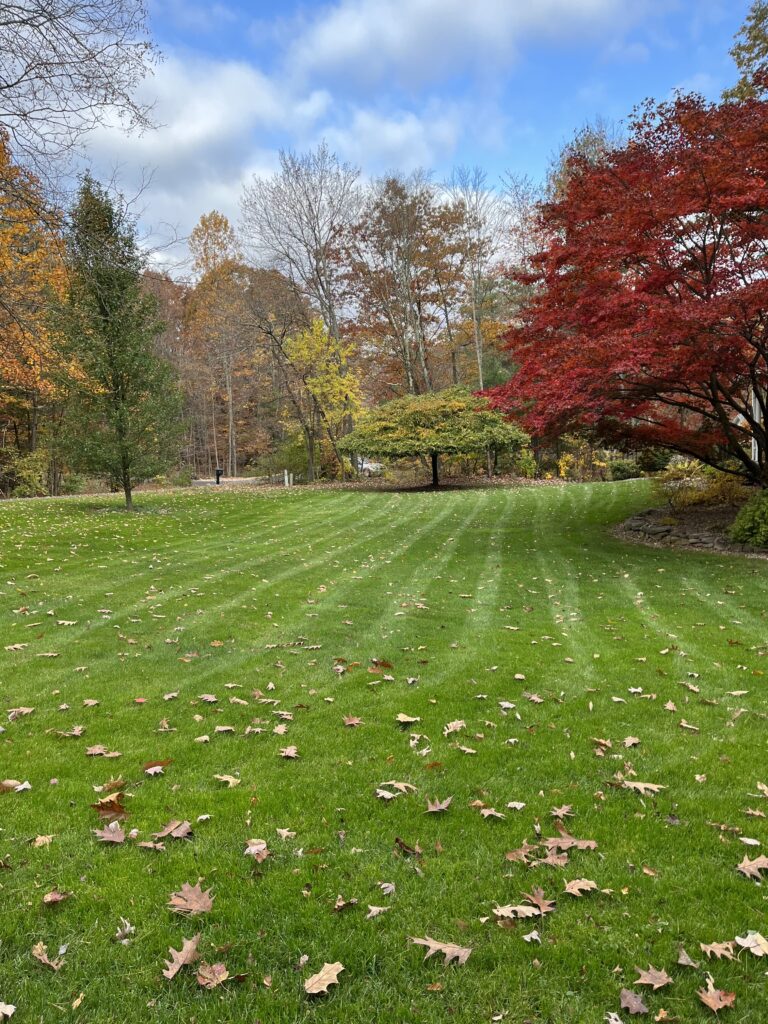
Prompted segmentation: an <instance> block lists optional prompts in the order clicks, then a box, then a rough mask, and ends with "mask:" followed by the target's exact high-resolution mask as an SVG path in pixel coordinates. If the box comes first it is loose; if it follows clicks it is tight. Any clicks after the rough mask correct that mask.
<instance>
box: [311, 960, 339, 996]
mask: <svg viewBox="0 0 768 1024" xmlns="http://www.w3.org/2000/svg"><path fill="white" fill-rule="evenodd" d="M343 970H344V965H343V964H341V963H338V962H336V963H335V964H323V967H322V970H320V971H318V972H317V974H313V975H312V977H311V978H307V980H306V981H305V982H304V991H305V992H306V993H307V995H310V996H315V995H318V994H319V993H321V992H326V993H327V992H328V986H329V985H338V983H339V975H340V974H341V972H342V971H343Z"/></svg>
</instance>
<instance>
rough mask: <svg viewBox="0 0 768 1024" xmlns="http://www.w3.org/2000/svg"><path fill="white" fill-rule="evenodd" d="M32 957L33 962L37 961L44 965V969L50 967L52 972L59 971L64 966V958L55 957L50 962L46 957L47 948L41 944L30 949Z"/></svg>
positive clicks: (36, 944) (38, 943)
mask: <svg viewBox="0 0 768 1024" xmlns="http://www.w3.org/2000/svg"><path fill="white" fill-rule="evenodd" d="M32 956H33V957H34V958H35V960H39V961H40V963H41V964H45V966H46V967H50V968H51V970H52V971H60V970H61V968H62V966H63V965H64V957H60V956H58V957H56V958H55V959H54V960H51V959H50V958H49V956H48V947H47V946H46V945H45V943H43V942H37V943H35V945H34V946H33V947H32Z"/></svg>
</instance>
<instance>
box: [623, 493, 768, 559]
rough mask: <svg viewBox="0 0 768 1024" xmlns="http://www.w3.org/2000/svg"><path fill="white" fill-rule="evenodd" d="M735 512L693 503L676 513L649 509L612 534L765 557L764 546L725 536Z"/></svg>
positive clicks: (767, 553) (658, 544)
mask: <svg viewBox="0 0 768 1024" xmlns="http://www.w3.org/2000/svg"><path fill="white" fill-rule="evenodd" d="M738 511H739V509H738V506H736V505H693V506H691V507H690V508H686V509H683V510H682V511H680V512H675V511H673V510H672V509H669V508H652V509H648V511H647V512H640V513H639V514H638V515H634V516H631V517H630V518H629V519H626V520H625V521H624V522H623V523H620V524H619V526H617V527H615V529H614V530H613V533H614V536H616V537H619V538H620V539H621V540H626V541H631V542H633V543H635V544H648V545H650V546H651V547H657V548H689V549H692V550H696V551H722V552H724V553H726V554H731V555H734V554H735V555H749V556H750V557H752V558H768V550H767V549H765V548H753V547H750V546H749V545H748V544H739V543H737V542H736V541H733V540H731V538H730V537H729V536H728V529H729V527H730V526H731V524H732V523H733V520H734V519H735V518H736V513H737V512H738Z"/></svg>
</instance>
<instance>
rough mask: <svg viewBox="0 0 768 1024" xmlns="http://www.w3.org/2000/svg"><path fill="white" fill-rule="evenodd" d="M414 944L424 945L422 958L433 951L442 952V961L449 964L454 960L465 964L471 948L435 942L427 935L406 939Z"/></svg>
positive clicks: (426, 958)
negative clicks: (424, 952)
mask: <svg viewBox="0 0 768 1024" xmlns="http://www.w3.org/2000/svg"><path fill="white" fill-rule="evenodd" d="M408 941H409V942H412V943H413V944H414V945H415V946H425V947H426V950H427V952H426V954H425V955H424V959H425V960H428V959H429V958H430V957H431V956H433V955H434V954H435V953H442V954H443V957H444V960H443V963H445V964H450V963H451V962H452V961H454V960H455V961H456V963H457V964H465V963H466V962H467V960H468V959H469V955H470V953H471V952H472V950H471V949H470V948H468V947H466V946H456V945H454V943H452V942H437V941H436V940H435V939H431V938H430V937H429V936H428V935H427V936H425V938H423V939H416V938H413V937H412V936H411V937H410V938H409V940H408Z"/></svg>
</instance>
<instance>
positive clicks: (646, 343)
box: [491, 96, 768, 487]
mask: <svg viewBox="0 0 768 1024" xmlns="http://www.w3.org/2000/svg"><path fill="white" fill-rule="evenodd" d="M766 210H768V102H762V101H760V100H757V99H747V100H744V101H742V102H738V103H723V104H720V105H717V104H709V103H706V102H705V101H704V100H703V99H702V98H701V97H697V96H679V97H677V98H676V99H675V100H673V101H672V102H669V103H662V104H660V105H652V104H649V105H647V106H646V107H645V109H644V110H643V111H642V112H641V113H640V115H639V116H638V117H637V119H636V120H635V122H634V124H633V126H632V130H631V133H630V137H629V139H628V141H627V143H626V144H625V145H623V146H620V147H618V148H615V149H612V150H609V151H608V152H607V153H606V154H605V156H604V157H603V158H601V159H599V160H598V161H596V162H590V161H588V160H585V159H583V158H582V157H580V156H578V155H577V156H575V157H574V158H573V160H571V161H570V163H569V174H568V177H567V183H566V186H565V189H564V191H563V194H562V195H560V196H558V197H557V198H556V199H555V200H554V201H552V202H549V203H546V204H544V205H543V206H542V207H541V210H540V221H539V229H540V232H541V236H542V237H543V238H544V239H545V242H544V245H543V247H542V249H541V251H540V252H539V253H538V254H537V255H536V256H535V257H534V258H533V262H532V271H531V273H530V274H528V275H525V277H524V279H525V280H526V281H527V282H528V283H529V284H530V285H531V286H532V298H531V300H530V302H529V303H528V304H527V306H526V307H525V308H524V309H523V310H522V312H521V314H520V316H519V318H518V321H517V322H516V324H515V325H514V326H513V327H512V328H511V329H510V331H509V333H508V335H507V340H508V344H509V348H510V349H511V351H512V353H513V358H514V360H515V362H516V364H517V371H516V373H515V374H514V376H513V377H512V379H511V380H510V381H509V382H508V383H507V384H503V385H501V386H500V387H499V388H496V389H495V390H494V391H493V392H492V393H491V397H492V401H493V403H494V404H495V405H496V406H497V407H498V408H500V409H502V410H504V411H506V412H510V413H515V412H516V413H518V414H519V415H520V416H521V417H522V422H523V425H524V426H525V427H526V428H527V429H528V430H530V431H531V433H533V434H534V435H538V436H540V437H547V436H549V437H553V436H557V435H558V434H560V433H562V432H563V431H567V430H574V429H579V428H587V429H591V430H592V431H594V432H595V433H596V434H597V435H598V436H599V437H601V438H603V439H605V440H607V441H609V442H610V441H614V442H618V441H621V440H628V441H631V442H635V443H638V444H641V445H642V444H645V445H655V446H662V447H665V448H667V449H670V450H672V451H677V452H680V453H683V454H686V455H690V456H694V457H696V458H698V459H701V460H702V461H703V462H706V463H708V464H710V465H712V466H715V467H717V468H720V469H723V470H725V471H726V472H732V473H736V474H738V475H740V476H742V477H745V478H746V479H747V480H749V481H750V482H752V483H754V484H758V485H760V486H762V487H765V486H768V433H767V431H766V423H767V417H766V412H767V411H768V327H767V326H766V324H768V215H767V214H766Z"/></svg>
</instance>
